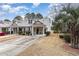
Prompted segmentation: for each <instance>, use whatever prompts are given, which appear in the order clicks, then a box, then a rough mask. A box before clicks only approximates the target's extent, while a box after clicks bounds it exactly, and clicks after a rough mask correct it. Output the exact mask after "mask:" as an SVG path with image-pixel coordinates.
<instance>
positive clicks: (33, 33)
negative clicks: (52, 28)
mask: <svg viewBox="0 0 79 59" xmlns="http://www.w3.org/2000/svg"><path fill="white" fill-rule="evenodd" d="M33 35H34V32H33V26H32V36H33Z"/></svg>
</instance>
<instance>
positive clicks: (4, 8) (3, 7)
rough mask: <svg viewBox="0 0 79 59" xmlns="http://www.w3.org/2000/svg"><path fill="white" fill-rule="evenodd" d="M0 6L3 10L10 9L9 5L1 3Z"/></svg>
mask: <svg viewBox="0 0 79 59" xmlns="http://www.w3.org/2000/svg"><path fill="white" fill-rule="evenodd" d="M0 7H1V8H2V10H3V11H9V10H10V9H11V6H10V5H2V6H0Z"/></svg>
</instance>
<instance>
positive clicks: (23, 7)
mask: <svg viewBox="0 0 79 59" xmlns="http://www.w3.org/2000/svg"><path fill="white" fill-rule="evenodd" d="M22 10H29V8H27V7H25V6H17V7H14V8H12V9H11V10H10V12H12V13H14V12H20V11H22Z"/></svg>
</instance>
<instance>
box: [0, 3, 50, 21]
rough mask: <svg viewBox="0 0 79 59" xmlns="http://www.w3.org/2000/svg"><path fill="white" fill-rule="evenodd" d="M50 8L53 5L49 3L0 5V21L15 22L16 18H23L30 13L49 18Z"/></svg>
mask: <svg viewBox="0 0 79 59" xmlns="http://www.w3.org/2000/svg"><path fill="white" fill-rule="evenodd" d="M50 7H51V4H49V3H41V4H40V3H4V4H3V3H2V4H1V3H0V20H4V19H10V20H13V18H14V17H15V16H17V15H21V16H23V15H25V14H26V13H28V12H30V13H32V12H34V13H41V14H42V15H43V16H47V15H48V11H49V9H50Z"/></svg>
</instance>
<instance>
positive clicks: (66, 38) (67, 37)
mask: <svg viewBox="0 0 79 59" xmlns="http://www.w3.org/2000/svg"><path fill="white" fill-rule="evenodd" d="M70 39H71V38H70V35H64V40H65V42H67V43H70Z"/></svg>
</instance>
